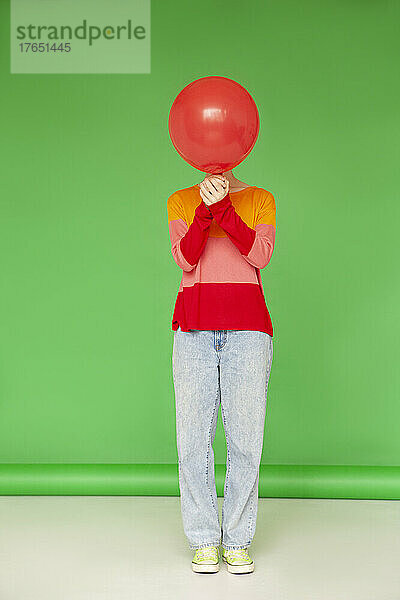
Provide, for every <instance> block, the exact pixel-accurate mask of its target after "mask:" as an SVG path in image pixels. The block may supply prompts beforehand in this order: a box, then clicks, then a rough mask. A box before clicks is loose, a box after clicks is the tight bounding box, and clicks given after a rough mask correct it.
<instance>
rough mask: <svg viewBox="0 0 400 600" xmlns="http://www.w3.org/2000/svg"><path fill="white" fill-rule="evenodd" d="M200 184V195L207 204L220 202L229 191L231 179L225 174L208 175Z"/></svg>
mask: <svg viewBox="0 0 400 600" xmlns="http://www.w3.org/2000/svg"><path fill="white" fill-rule="evenodd" d="M199 185H200V196H201V197H202V198H203V200H204V202H205V204H207V206H210V205H211V204H214V203H215V202H219V201H220V200H222V198H224V197H225V196H226V194H227V193H228V192H229V180H228V179H227V178H226V177H224V176H223V175H207V177H205V179H204V180H203V181H202V182H201V183H200V184H199Z"/></svg>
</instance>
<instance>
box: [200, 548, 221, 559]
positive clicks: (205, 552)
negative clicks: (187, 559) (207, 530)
mask: <svg viewBox="0 0 400 600" xmlns="http://www.w3.org/2000/svg"><path fill="white" fill-rule="evenodd" d="M196 556H197V558H199V559H202V558H216V557H217V550H216V549H215V548H213V547H211V546H206V547H205V548H198V549H197V551H196Z"/></svg>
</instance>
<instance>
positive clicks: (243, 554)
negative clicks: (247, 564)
mask: <svg viewBox="0 0 400 600" xmlns="http://www.w3.org/2000/svg"><path fill="white" fill-rule="evenodd" d="M227 554H228V555H229V556H231V557H232V558H243V559H244V560H249V559H250V556H249V555H248V549H247V548H238V549H234V548H232V549H231V550H228V551H225V556H226V555H227Z"/></svg>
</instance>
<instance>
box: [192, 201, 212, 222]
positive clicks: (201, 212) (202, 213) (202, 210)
mask: <svg viewBox="0 0 400 600" xmlns="http://www.w3.org/2000/svg"><path fill="white" fill-rule="evenodd" d="M195 212H196V215H197V216H198V217H200V218H203V219H209V220H210V221H212V219H213V215H212V212H211V211H210V209H209V208H208V206H207V204H206V203H205V202H204V200H202V201H201V202H200V204H198V206H197V208H196V211H195Z"/></svg>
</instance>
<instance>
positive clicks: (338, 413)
mask: <svg viewBox="0 0 400 600" xmlns="http://www.w3.org/2000/svg"><path fill="white" fill-rule="evenodd" d="M399 17H400V4H399V2H386V1H381V2H378V1H376V2H372V1H365V2H362V1H344V0H343V1H328V2H323V3H321V2H317V1H306V2H298V1H295V0H283V1H281V2H272V1H265V0H262V1H261V0H258V1H255V2H251V3H248V4H247V5H243V3H242V2H240V1H239V0H235V1H232V0H231V1H230V2H222V1H216V0H202V2H201V3H190V2H187V1H186V0H185V1H183V0H174V1H170V2H163V1H162V0H152V6H151V39H152V48H151V66H152V70H151V74H138V75H97V74H93V75H11V74H10V56H9V41H10V40H9V4H8V2H7V1H6V0H0V28H1V31H0V33H1V53H0V89H1V96H0V102H1V111H0V131H1V163H0V164H1V178H0V186H1V187H0V202H1V204H0V211H1V213H0V217H1V218H0V257H1V258H0V264H1V268H0V287H1V293H0V331H1V335H0V462H1V463H4V464H5V466H9V465H17V464H21V463H30V464H34V463H35V464H37V463H56V464H66V463H84V464H86V465H92V464H94V463H101V464H110V465H111V464H114V463H120V464H121V463H124V464H127V465H128V464H133V465H134V464H141V463H145V464H148V465H151V464H154V465H166V466H167V465H169V464H172V465H174V464H175V463H176V461H177V452H176V441H175V404H174V390H173V381H172V363H171V352H172V341H173V332H172V330H171V318H172V311H173V306H174V302H175V298H176V294H177V291H178V287H179V282H180V278H181V271H180V270H179V268H178V267H177V265H176V264H175V263H174V260H173V258H172V255H171V251H170V241H169V234H168V222H167V211H166V201H167V198H168V196H169V195H170V194H171V193H172V192H173V191H175V190H176V189H180V188H183V187H186V186H189V185H193V184H194V183H197V182H199V181H200V180H201V179H202V178H203V177H204V174H203V173H201V172H199V171H197V170H196V169H194V168H193V167H191V166H189V165H188V164H186V163H185V161H183V159H182V158H180V156H179V155H178V154H177V153H176V151H175V150H174V148H173V146H172V143H171V141H170V138H169V134H168V127H167V122H168V114H169V110H170V107H171V104H172V102H173V100H174V98H175V96H176V95H177V94H178V93H179V91H180V90H181V89H182V88H183V87H185V86H186V85H187V84H188V83H190V82H191V81H193V80H195V79H197V78H200V77H205V76H208V75H222V76H225V77H230V78H232V79H234V80H236V81H238V82H240V83H241V84H242V85H244V86H245V87H246V88H247V89H248V90H249V92H250V93H251V94H252V96H253V98H254V100H255V101H256V103H257V106H258V109H259V113H260V134H259V137H258V140H257V142H256V145H255V147H254V149H253V151H252V152H251V154H250V155H249V157H248V158H247V159H246V160H245V161H244V163H243V164H242V165H240V166H239V167H238V168H237V169H235V170H234V173H235V175H236V177H238V178H239V179H241V180H242V181H245V182H246V183H248V184H250V185H257V186H259V187H263V188H265V189H266V190H269V191H271V192H272V193H273V194H274V196H275V200H276V206H277V237H276V246H275V251H274V255H273V257H272V260H271V262H270V264H269V265H268V266H267V267H266V268H265V269H264V270H263V271H262V277H263V284H264V289H265V295H266V300H267V305H268V307H269V310H270V313H271V316H272V320H273V325H274V360H273V366H272V371H271V378H270V384H269V391H268V409H267V419H266V426H265V437H264V450H263V457H262V463H263V465H298V466H299V468H301V467H302V465H320V466H321V467H323V466H325V465H369V466H377V467H378V466H381V467H385V466H392V467H393V466H399V465H400V460H399V459H400V435H399V423H400V403H399V397H400V385H399V381H400V369H399V368H398V364H399V359H400V335H399V313H400V309H399V306H400V281H399V276H398V272H399V267H398V265H399V258H400V257H399V250H400V245H399V216H400V206H399V184H400V181H399V179H400V177H399V175H400V173H399V164H400V152H399V146H400V144H399V139H400V136H399V121H400V116H399V91H400V81H399V69H398V61H399V49H400V48H399V46H400V42H399V37H398V23H399ZM214 451H215V460H216V463H219V464H224V462H225V457H226V444H225V437H224V431H223V428H222V424H221V415H219V420H218V427H217V435H216V440H215V443H214ZM391 472H392V473H397V477H399V472H398V471H397V470H394V471H393V470H391ZM397 483H398V479H397ZM278 487H279V486H278ZM161 488H162V485H161ZM161 491H162V489H161ZM266 493H267V491H266ZM316 493H317V492H316Z"/></svg>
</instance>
